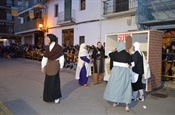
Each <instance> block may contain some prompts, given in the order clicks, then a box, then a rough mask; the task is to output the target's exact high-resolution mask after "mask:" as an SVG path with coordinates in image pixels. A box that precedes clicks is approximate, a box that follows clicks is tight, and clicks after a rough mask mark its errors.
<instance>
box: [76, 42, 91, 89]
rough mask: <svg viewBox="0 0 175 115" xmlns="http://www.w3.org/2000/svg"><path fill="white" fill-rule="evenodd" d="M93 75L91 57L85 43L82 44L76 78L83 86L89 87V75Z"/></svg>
mask: <svg viewBox="0 0 175 115" xmlns="http://www.w3.org/2000/svg"><path fill="white" fill-rule="evenodd" d="M90 75H91V64H90V57H89V54H88V51H87V46H86V44H85V43H83V44H81V46H80V51H79V55H78V64H77V69H76V75H75V79H76V80H79V84H80V85H81V86H85V87H87V86H88V84H87V82H88V77H89V76H90Z"/></svg>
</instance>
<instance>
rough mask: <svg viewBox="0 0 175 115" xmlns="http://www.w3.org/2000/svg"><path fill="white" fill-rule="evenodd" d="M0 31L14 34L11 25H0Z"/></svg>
mask: <svg viewBox="0 0 175 115" xmlns="http://www.w3.org/2000/svg"><path fill="white" fill-rule="evenodd" d="M0 33H2V34H14V26H13V25H0Z"/></svg>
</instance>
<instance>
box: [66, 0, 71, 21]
mask: <svg viewBox="0 0 175 115" xmlns="http://www.w3.org/2000/svg"><path fill="white" fill-rule="evenodd" d="M71 9H72V0H65V3H64V21H70V20H71Z"/></svg>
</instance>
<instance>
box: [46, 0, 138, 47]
mask: <svg viewBox="0 0 175 115" xmlns="http://www.w3.org/2000/svg"><path fill="white" fill-rule="evenodd" d="M47 6H48V19H47V27H48V29H49V33H53V34H55V35H57V36H58V38H59V43H60V44H66V45H75V44H81V43H82V42H85V43H86V44H88V45H96V43H97V42H98V41H101V42H102V43H103V42H105V34H107V33H112V32H124V31H132V30H137V24H136V16H135V14H136V10H137V0H106V1H105V0H50V1H48V2H47Z"/></svg>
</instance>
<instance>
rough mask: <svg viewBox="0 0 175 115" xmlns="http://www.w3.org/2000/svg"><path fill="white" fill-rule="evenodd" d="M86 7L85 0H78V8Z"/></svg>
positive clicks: (83, 8)
mask: <svg viewBox="0 0 175 115" xmlns="http://www.w3.org/2000/svg"><path fill="white" fill-rule="evenodd" d="M85 9H86V0H80V10H85Z"/></svg>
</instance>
